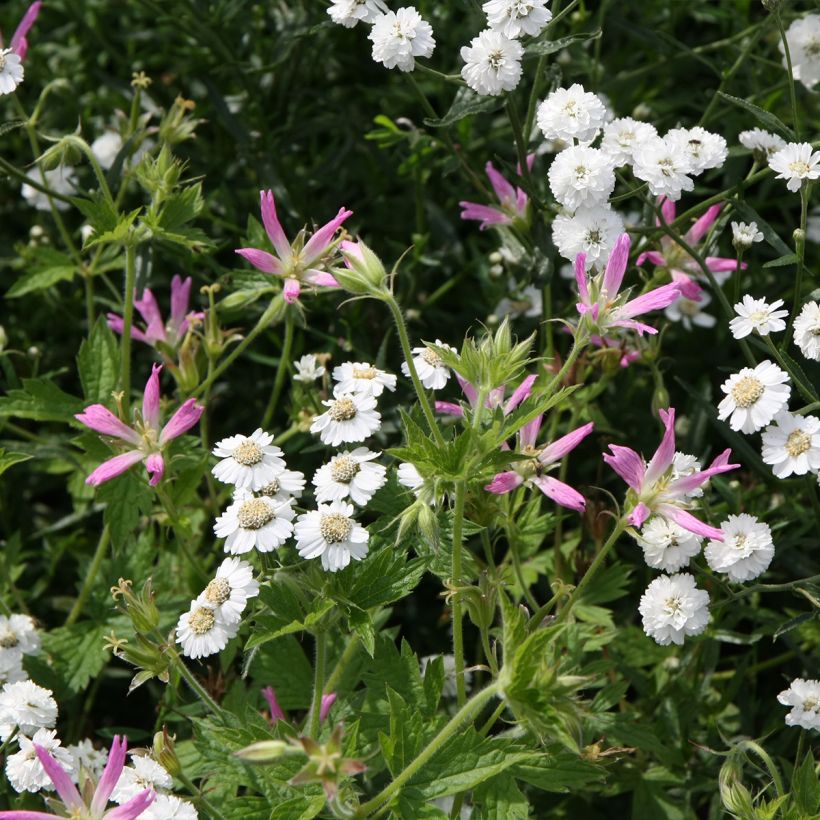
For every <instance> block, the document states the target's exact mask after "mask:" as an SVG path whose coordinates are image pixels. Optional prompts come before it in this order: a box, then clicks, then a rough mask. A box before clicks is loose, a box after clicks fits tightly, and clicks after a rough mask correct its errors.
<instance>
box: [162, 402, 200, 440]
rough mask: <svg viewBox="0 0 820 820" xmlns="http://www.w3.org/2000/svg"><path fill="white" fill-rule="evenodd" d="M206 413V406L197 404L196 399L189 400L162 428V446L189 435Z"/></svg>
mask: <svg viewBox="0 0 820 820" xmlns="http://www.w3.org/2000/svg"><path fill="white" fill-rule="evenodd" d="M204 412H205V407H204V405H202V404H197V403H196V399H188V400H187V401H186V402H185V403H184V404H183V405H182V406H181V407H180V408H179V410H177V411H176V413H174V415H173V416H171V418H170V419H169V420H168V423H167V424H166V425H165V427H163V428H162V432H161V433H160V434H159V443H160V445H164V444H167V443H168V442H169V441H171V440H172V439H175V438H177V436H181V435H182V434H183V433H187V432H188V430H190V429H191V428H192V427H193V426H194V425H195V424H196V423H197V422H198V421H199V419H200V417H201V416H202V414H203V413H204Z"/></svg>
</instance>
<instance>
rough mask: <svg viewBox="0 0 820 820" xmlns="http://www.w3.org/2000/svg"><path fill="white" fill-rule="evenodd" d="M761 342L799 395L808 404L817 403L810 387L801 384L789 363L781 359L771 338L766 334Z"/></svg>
mask: <svg viewBox="0 0 820 820" xmlns="http://www.w3.org/2000/svg"><path fill="white" fill-rule="evenodd" d="M763 341H764V342H765V343H766V347H768V348H769V350H770V351H771V352H772V356H774V357H775V359H777V363H778V364H779V365H780V366H781V367H782V368H783V369H784V370H785V371H786V372H787V373H788V374H789V376H790V377H791V379H792V381H794V383H795V385H796V386H797V389H798V390H799V391H800V395H801V396H802V397H803V398H804V399H805V400H806V401H808V402H813V401H817V396H816V395H815V394H814V392H813V391H812V390H811V388H810V387H808V386H807V385H805V384H803V382H802V381H801V379H799V378H798V376H797V374H796V373H795V372H793V370H792V368H791V367H789V363H788V362H787V361H786V360H785V359H784V358H783V354H782V353H781V352H780V351H779V350H778V349H777V347H776V346H775V343H774V342H773V341H772V338H771V336H769V335H768V334H767V335H766V336H764V337H763Z"/></svg>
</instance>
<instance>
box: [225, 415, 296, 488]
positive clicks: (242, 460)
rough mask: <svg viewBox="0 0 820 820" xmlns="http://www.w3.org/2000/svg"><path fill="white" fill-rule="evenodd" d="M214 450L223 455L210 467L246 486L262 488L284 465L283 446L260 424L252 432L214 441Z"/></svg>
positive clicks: (230, 481)
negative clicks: (276, 442) (274, 441)
mask: <svg viewBox="0 0 820 820" xmlns="http://www.w3.org/2000/svg"><path fill="white" fill-rule="evenodd" d="M213 454H214V455H215V456H218V457H219V458H220V459H221V461H220V462H219V463H218V464H216V465H214V467H213V469H212V470H211V472H212V473H213V474H214V476H215V477H216V478H217V479H219V481H222V482H223V483H225V484H233V485H234V486H235V487H239V488H240V489H244V490H254V491H256V490H261V489H262V488H263V487H266V486H267V485H268V484H270V482H271V481H273V480H274V479H275V478H276V477H277V476H279V475H280V474H281V473H282V472H283V470H284V469H285V460H284V459H283V458H282V455H283V453H282V450H281V449H280V448H279V447H277V446H276V445H275V444H273V436H272V435H271V434H270V433H266V432H265V431H264V430H263V429H262V428H261V427H259V428H257V429H256V430H254V432H253V433H251V434H250V435H249V436H243V435H235V436H230V437H229V438H223V439H222V440H221V441H218V442H217V443H216V444H215V445H214V449H213Z"/></svg>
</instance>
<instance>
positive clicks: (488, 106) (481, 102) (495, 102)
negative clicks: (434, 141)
mask: <svg viewBox="0 0 820 820" xmlns="http://www.w3.org/2000/svg"><path fill="white" fill-rule="evenodd" d="M503 104H504V98H503V97H486V96H482V95H480V94H476V93H475V91H472V90H471V89H469V88H460V89H459V90H458V93H457V94H456V96H455V99H454V100H453V104H452V105H451V106H450V109H449V111H448V112H447V113H446V114H445V115H444V116H443V117H442V118H441V119H439V120H435V119H430V118H426V119H425V120H424V124H425V125H427V126H430V127H431V128H446V127H447V126H448V125H452V124H453V123H456V122H458V121H459V120H463V119H464V118H465V117H471V116H472V115H473V114H484V113H486V112H488V111H496V110H497V109H499V108H501V106H502V105H503Z"/></svg>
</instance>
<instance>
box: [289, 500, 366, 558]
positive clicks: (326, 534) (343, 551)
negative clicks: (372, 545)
mask: <svg viewBox="0 0 820 820" xmlns="http://www.w3.org/2000/svg"><path fill="white" fill-rule="evenodd" d="M352 516H353V505H352V504H348V503H346V502H344V501H332V502H331V503H330V504H320V505H319V509H318V510H314V511H312V512H308V513H303V514H302V515H300V516H299V518H298V520H297V521H296V528H295V534H296V549H297V550H298V551H299V555H300V556H301V557H302V558H319V557H320V556H321V559H322V569H324V570H326V571H328V572H336V571H338V570H340V569H344V568H345V567H346V566H347V565H348V564H349V563H350V559H351V558H352V559H354V560H355V561H361V560H362V558H364V557H365V555H367V540H368V538H369V533H368V532H367V530H366V529H365V528H364V527H363V526H362V525H361V524H359V523H358V522H356V521H354V519H353V517H352Z"/></svg>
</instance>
